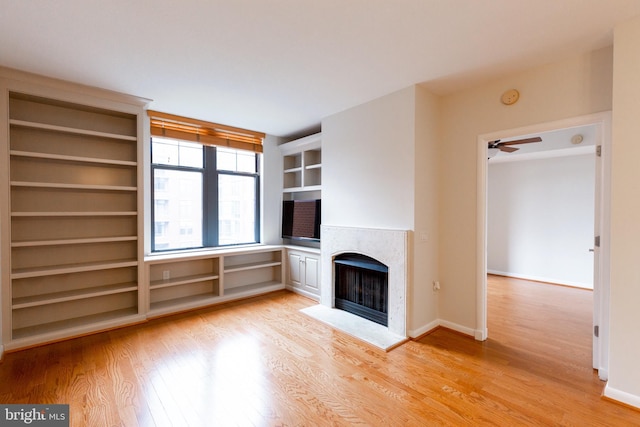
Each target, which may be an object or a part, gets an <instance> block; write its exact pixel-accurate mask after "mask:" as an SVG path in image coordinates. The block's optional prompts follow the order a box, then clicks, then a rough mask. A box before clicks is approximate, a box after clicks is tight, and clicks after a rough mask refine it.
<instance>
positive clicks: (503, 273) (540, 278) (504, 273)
mask: <svg viewBox="0 0 640 427" xmlns="http://www.w3.org/2000/svg"><path fill="white" fill-rule="evenodd" d="M487 273H489V274H495V275H497V276H505V277H513V278H515V279H524V280H533V281H535V282H546V283H553V284H556V285H564V286H572V287H574V288H583V289H593V283H582V282H571V281H568V280H561V279H556V278H554V277H543V276H532V275H529V274H518V273H509V272H507V271H498V270H490V269H487Z"/></svg>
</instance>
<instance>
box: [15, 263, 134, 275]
mask: <svg viewBox="0 0 640 427" xmlns="http://www.w3.org/2000/svg"><path fill="white" fill-rule="evenodd" d="M137 265H138V261H135V260H120V261H116V260H114V261H110V262H91V263H82V264H69V265H58V266H52V267H38V268H21V269H17V270H14V271H12V272H11V279H25V278H28V277H42V276H53V275H55V274H66V273H78V272H83V271H97V270H109V269H112V268H122V267H135V266H137Z"/></svg>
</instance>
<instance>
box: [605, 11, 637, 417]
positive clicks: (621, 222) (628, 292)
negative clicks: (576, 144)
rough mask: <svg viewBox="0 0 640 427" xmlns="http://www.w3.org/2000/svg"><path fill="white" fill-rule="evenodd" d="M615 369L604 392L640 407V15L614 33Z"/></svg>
mask: <svg viewBox="0 0 640 427" xmlns="http://www.w3.org/2000/svg"><path fill="white" fill-rule="evenodd" d="M614 46H615V48H614V84H613V119H612V176H611V181H612V191H611V299H610V307H611V319H610V353H609V357H610V359H609V360H610V370H609V382H608V384H607V389H606V391H605V393H606V394H607V395H608V396H611V397H613V398H617V399H619V400H623V401H626V403H629V404H633V405H636V406H640V369H638V363H639V362H640V339H638V326H640V262H639V260H640V168H639V167H638V165H639V162H640V139H639V138H638V135H640V80H639V79H640V48H639V47H638V46H640V17H638V18H635V19H634V20H632V21H630V22H628V23H625V24H623V25H620V26H618V27H617V28H616V29H615V38H614Z"/></svg>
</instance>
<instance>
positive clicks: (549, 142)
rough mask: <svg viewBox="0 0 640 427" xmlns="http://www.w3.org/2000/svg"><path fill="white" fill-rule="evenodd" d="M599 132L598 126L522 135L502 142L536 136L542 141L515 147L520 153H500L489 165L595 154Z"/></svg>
mask: <svg viewBox="0 0 640 427" xmlns="http://www.w3.org/2000/svg"><path fill="white" fill-rule="evenodd" d="M598 131H599V128H598V126H597V125H584V126H577V127H571V128H566V129H557V130H552V131H547V132H539V133H534V134H528V135H520V136H517V137H513V138H504V139H501V140H500V141H501V142H508V141H514V140H518V139H523V138H531V137H536V136H539V137H540V138H541V139H542V141H540V142H537V143H529V144H520V145H514V146H512V147H513V148H517V149H518V151H514V152H512V153H506V152H503V151H499V152H498V153H497V155H495V156H494V157H491V158H490V159H489V164H490V165H491V164H495V163H503V162H513V161H522V160H534V159H543V158H549V157H562V156H571V155H579V154H595V148H596V145H597V144H599V143H600V138H601V136H600V135H599V134H598ZM578 136H579V138H578ZM574 138H575V139H574Z"/></svg>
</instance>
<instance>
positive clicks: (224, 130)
mask: <svg viewBox="0 0 640 427" xmlns="http://www.w3.org/2000/svg"><path fill="white" fill-rule="evenodd" d="M147 114H148V115H149V118H150V119H151V135H152V136H159V137H163V138H173V139H180V140H183V141H191V142H197V143H200V144H203V145H215V146H218V147H230V148H235V149H237V150H248V151H253V152H256V153H262V141H263V139H264V137H265V134H264V133H261V132H254V131H251V130H246V129H241V128H236V127H232V126H227V125H221V124H217V123H211V122H207V121H203V120H197V119H190V118H188V117H182V116H176V115H174V114H168V113H161V112H159V111H153V110H148V111H147Z"/></svg>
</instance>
